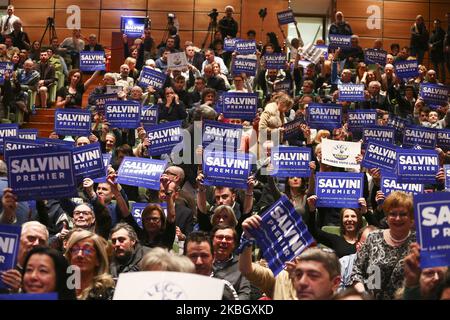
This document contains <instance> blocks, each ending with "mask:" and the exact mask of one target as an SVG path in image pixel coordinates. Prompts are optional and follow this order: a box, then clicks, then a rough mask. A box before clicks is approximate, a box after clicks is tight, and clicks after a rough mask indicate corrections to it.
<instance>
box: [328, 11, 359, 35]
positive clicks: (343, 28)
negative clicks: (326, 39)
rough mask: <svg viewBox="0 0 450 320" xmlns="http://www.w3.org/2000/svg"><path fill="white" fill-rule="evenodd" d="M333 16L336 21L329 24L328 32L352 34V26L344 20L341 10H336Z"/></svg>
mask: <svg viewBox="0 0 450 320" xmlns="http://www.w3.org/2000/svg"><path fill="white" fill-rule="evenodd" d="M335 18H336V21H335V22H334V23H332V24H331V25H330V29H329V32H328V33H329V34H342V35H349V36H351V35H352V34H353V31H352V27H351V26H350V24H348V23H347V21H345V20H344V14H343V13H342V12H341V11H338V12H336V15H335Z"/></svg>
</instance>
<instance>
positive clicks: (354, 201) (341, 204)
mask: <svg viewBox="0 0 450 320" xmlns="http://www.w3.org/2000/svg"><path fill="white" fill-rule="evenodd" d="M363 189H364V174H363V173H354V172H318V173H317V174H316V195H317V202H316V207H332V208H359V204H358V199H359V198H362V197H363Z"/></svg>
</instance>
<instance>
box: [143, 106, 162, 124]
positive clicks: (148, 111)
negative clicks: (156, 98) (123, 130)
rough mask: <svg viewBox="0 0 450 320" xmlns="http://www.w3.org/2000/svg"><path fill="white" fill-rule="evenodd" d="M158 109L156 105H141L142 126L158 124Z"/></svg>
mask: <svg viewBox="0 0 450 320" xmlns="http://www.w3.org/2000/svg"><path fill="white" fill-rule="evenodd" d="M158 117H159V109H158V105H156V104H155V105H152V106H142V109H141V124H142V126H143V127H150V126H154V125H157V124H158Z"/></svg>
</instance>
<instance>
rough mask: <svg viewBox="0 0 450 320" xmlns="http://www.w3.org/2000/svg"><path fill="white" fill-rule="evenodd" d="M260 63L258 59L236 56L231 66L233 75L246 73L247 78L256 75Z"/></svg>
mask: <svg viewBox="0 0 450 320" xmlns="http://www.w3.org/2000/svg"><path fill="white" fill-rule="evenodd" d="M257 65H258V61H257V60H256V59H251V58H246V57H245V56H236V57H235V58H234V59H233V64H232V66H231V69H232V72H233V74H236V75H237V74H241V73H245V74H246V75H247V76H254V75H256V69H257Z"/></svg>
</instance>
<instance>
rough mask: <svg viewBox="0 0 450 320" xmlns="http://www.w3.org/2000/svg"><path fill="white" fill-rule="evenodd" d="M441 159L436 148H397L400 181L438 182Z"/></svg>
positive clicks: (398, 177)
mask: <svg viewBox="0 0 450 320" xmlns="http://www.w3.org/2000/svg"><path fill="white" fill-rule="evenodd" d="M438 171H439V159H438V153H437V151H436V150H426V149H424V150H417V149H401V148H398V149H397V179H398V181H399V182H416V183H431V184H433V183H436V174H437V173H438Z"/></svg>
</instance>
